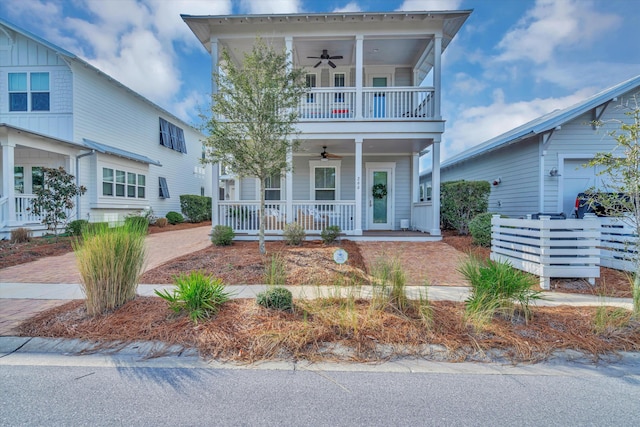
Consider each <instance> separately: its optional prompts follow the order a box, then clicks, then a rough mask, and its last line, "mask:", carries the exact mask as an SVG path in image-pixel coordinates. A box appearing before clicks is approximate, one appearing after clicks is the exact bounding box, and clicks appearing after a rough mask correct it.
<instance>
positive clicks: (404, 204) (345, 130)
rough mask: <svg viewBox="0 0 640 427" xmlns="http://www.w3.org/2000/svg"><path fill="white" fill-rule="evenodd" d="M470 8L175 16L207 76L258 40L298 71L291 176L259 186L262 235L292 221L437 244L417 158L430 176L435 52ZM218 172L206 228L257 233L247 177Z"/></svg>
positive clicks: (437, 74) (435, 126)
mask: <svg viewBox="0 0 640 427" xmlns="http://www.w3.org/2000/svg"><path fill="white" fill-rule="evenodd" d="M470 13H471V11H446V12H443V11H440V12H386V13H359V12H358V13H329V14H326V13H322V14H277V15H242V16H189V15H183V16H182V18H183V20H184V21H185V22H186V24H187V25H188V26H189V28H190V29H191V30H192V31H193V33H194V34H195V35H196V37H198V39H199V40H200V42H201V43H202V44H203V46H204V47H205V48H206V49H207V51H208V52H209V53H210V54H211V59H212V70H213V72H218V71H219V58H220V53H221V52H222V49H226V50H228V51H229V52H230V54H231V57H232V59H233V60H235V61H238V63H241V61H242V58H243V54H244V53H245V52H247V51H249V50H250V49H251V47H252V44H253V43H254V42H255V40H256V37H257V36H260V37H261V38H262V39H263V40H265V41H266V42H267V43H268V44H270V45H271V46H273V47H275V48H276V49H283V50H285V51H286V52H287V53H288V54H289V55H290V58H291V60H292V62H293V66H294V67H299V68H302V69H304V70H305V72H306V82H307V85H308V87H309V91H308V93H307V94H305V95H304V96H303V97H302V98H301V99H300V103H299V106H298V109H299V110H298V112H299V122H298V124H297V126H298V129H299V131H300V135H299V138H300V139H301V142H302V144H301V149H300V150H298V151H297V152H293V153H290V155H289V159H288V160H289V161H290V163H291V164H292V166H293V171H292V172H289V173H286V174H282V176H275V177H273V178H272V179H271V180H269V183H268V188H267V189H266V190H265V197H266V199H267V200H268V203H269V209H268V211H267V215H268V218H267V228H268V229H267V232H268V233H270V234H271V235H272V236H274V237H277V235H278V233H280V232H281V229H282V225H283V224H284V223H288V222H298V223H301V224H303V225H304V227H305V229H306V231H307V232H308V233H316V234H317V233H318V232H319V230H321V229H322V228H323V227H325V226H327V225H338V226H339V227H340V228H341V230H342V231H343V232H344V233H345V234H347V235H350V238H354V239H366V238H370V239H422V240H428V239H439V238H440V225H439V224H440V219H439V211H440V208H439V197H434V198H433V202H431V201H429V202H420V200H419V171H418V160H419V157H420V156H421V155H422V154H424V153H426V152H427V151H428V150H431V151H432V153H433V164H432V168H433V170H435V171H437V170H439V161H440V141H441V137H442V134H443V132H444V128H445V126H444V123H445V122H444V119H443V118H442V116H441V113H440V105H441V81H442V73H441V62H442V61H441V57H442V53H443V52H444V50H445V49H446V47H447V46H448V45H449V43H451V40H452V39H453V37H454V36H455V35H456V34H457V32H458V31H459V29H460V28H461V26H462V25H463V23H464V22H465V20H466V19H467V18H468V17H469V15H470ZM203 72H205V71H203ZM215 91H216V88H215V82H214V84H213V92H215ZM225 172H226V171H225V170H224V168H214V171H213V174H214V176H213V182H214V184H213V186H215V187H217V186H218V185H219V186H220V187H221V188H223V189H224V197H223V198H220V197H219V193H218V192H217V191H214V192H213V193H214V194H213V218H214V224H216V223H218V224H225V225H230V226H232V227H233V228H234V229H235V231H236V232H237V233H240V234H241V236H240V237H242V234H245V235H246V237H247V238H255V234H256V233H257V229H258V222H257V220H256V219H255V218H254V217H253V216H252V213H255V212H257V210H258V206H259V202H258V201H259V199H260V197H259V194H258V191H259V186H258V183H257V180H255V179H242V180H238V179H235V177H233V176H231V175H227V174H226V173H225ZM218 174H220V175H218ZM434 176H435V179H437V174H435V175H434ZM436 188H437V187H436ZM404 229H413V230H417V231H421V232H423V233H407V232H404V233H399V231H400V230H404ZM425 233H428V234H425Z"/></svg>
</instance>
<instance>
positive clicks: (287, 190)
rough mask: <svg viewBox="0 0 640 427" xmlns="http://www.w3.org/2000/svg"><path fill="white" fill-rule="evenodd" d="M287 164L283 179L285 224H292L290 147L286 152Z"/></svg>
mask: <svg viewBox="0 0 640 427" xmlns="http://www.w3.org/2000/svg"><path fill="white" fill-rule="evenodd" d="M287 164H288V165H289V169H288V170H287V175H286V179H285V191H284V193H285V197H286V199H285V200H286V202H287V204H286V214H287V217H286V218H287V222H293V150H292V148H291V146H289V149H288V150H287Z"/></svg>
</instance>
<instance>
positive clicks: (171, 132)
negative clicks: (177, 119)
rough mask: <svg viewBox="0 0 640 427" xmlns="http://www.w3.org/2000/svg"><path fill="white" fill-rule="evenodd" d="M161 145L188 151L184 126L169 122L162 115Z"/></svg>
mask: <svg viewBox="0 0 640 427" xmlns="http://www.w3.org/2000/svg"><path fill="white" fill-rule="evenodd" d="M160 145H164V146H165V147H167V148H171V149H172V150H176V151H178V152H180V153H185V154H186V153H187V144H186V143H185V141H184V131H183V130H182V128H179V127H178V126H176V125H174V124H173V123H169V122H168V121H166V120H165V119H163V118H162V117H160Z"/></svg>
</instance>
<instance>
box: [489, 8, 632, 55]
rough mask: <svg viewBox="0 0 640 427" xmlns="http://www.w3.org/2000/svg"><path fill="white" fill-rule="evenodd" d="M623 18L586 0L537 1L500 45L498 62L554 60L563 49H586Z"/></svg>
mask: <svg viewBox="0 0 640 427" xmlns="http://www.w3.org/2000/svg"><path fill="white" fill-rule="evenodd" d="M620 21H621V18H620V17H618V16H616V15H613V14H606V13H603V12H596V11H595V10H594V3H593V2H592V1H587V0H563V1H558V0H537V1H536V4H535V6H534V7H533V8H532V9H531V10H529V11H528V12H527V13H526V15H525V16H524V17H523V18H522V19H521V20H520V21H519V22H518V23H517V24H516V26H515V28H513V29H512V30H510V31H509V32H508V33H507V34H505V36H504V37H503V38H502V40H501V41H500V43H498V46H497V47H498V48H499V49H500V50H502V53H501V54H500V55H499V56H498V57H497V58H496V59H497V60H499V61H515V60H530V61H533V62H535V63H537V64H540V63H543V62H546V61H549V60H552V59H553V56H554V54H555V53H556V52H557V51H558V50H561V49H564V48H571V47H587V46H588V44H589V42H590V41H591V40H593V39H594V38H595V37H602V36H603V34H606V31H607V30H609V29H612V28H615V27H616V26H617V25H618V24H619V23H620Z"/></svg>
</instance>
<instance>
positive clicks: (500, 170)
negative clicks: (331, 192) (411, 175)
mask: <svg viewBox="0 0 640 427" xmlns="http://www.w3.org/2000/svg"><path fill="white" fill-rule="evenodd" d="M635 94H638V96H639V99H640V76H637V77H634V78H632V79H630V80H627V81H625V82H623V83H620V84H618V85H616V86H614V87H612V88H609V89H607V90H605V91H603V92H600V93H598V94H596V95H594V96H592V97H590V98H588V99H586V100H584V101H582V102H580V103H578V104H576V105H573V106H571V107H568V108H565V109H563V110H556V111H553V112H551V113H549V114H546V115H544V116H542V117H539V118H537V119H535V120H532V121H531V122H529V123H526V124H524V125H522V126H519V127H517V128H515V129H512V130H510V131H509V132H506V133H504V134H502V135H500V136H497V137H495V138H493V139H490V140H488V141H486V142H483V143H482V144H479V145H477V146H475V147H473V148H471V149H469V150H466V151H464V152H462V153H460V154H458V155H456V156H454V157H452V158H450V159H448V160H446V161H444V162H443V163H442V165H441V168H440V173H441V182H447V181H455V180H460V179H464V180H485V181H489V182H490V183H492V184H493V185H492V187H491V196H490V197H489V211H491V212H497V213H501V214H504V215H508V216H511V217H519V216H523V215H526V214H530V213H536V212H546V213H560V212H563V213H564V214H565V215H566V216H567V218H570V217H571V216H572V215H573V211H574V205H575V199H576V195H577V194H578V193H580V192H582V191H585V190H586V189H588V188H589V187H592V186H596V187H602V186H603V184H606V182H604V180H606V176H598V175H597V172H598V171H597V170H596V169H595V168H587V167H583V165H584V164H585V163H587V162H588V161H589V160H590V159H592V158H593V156H594V154H595V153H597V152H603V151H611V150H612V149H613V147H614V146H615V145H616V143H615V141H614V140H613V138H611V137H610V136H609V135H608V132H609V131H611V130H613V129H617V128H619V124H616V123H613V122H611V120H626V121H629V117H628V116H626V115H624V112H625V111H628V110H625V109H624V108H622V103H623V102H627V101H629V99H630V98H631V97H632V96H633V95H635ZM596 119H597V120H601V121H603V122H605V124H604V125H603V126H601V127H600V128H598V129H596V128H595V127H594V126H592V125H591V124H590V123H591V121H593V120H596ZM420 185H421V192H424V193H425V197H426V196H427V194H428V193H429V190H430V185H431V171H430V170H429V171H426V172H424V173H422V174H421V176H420Z"/></svg>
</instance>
